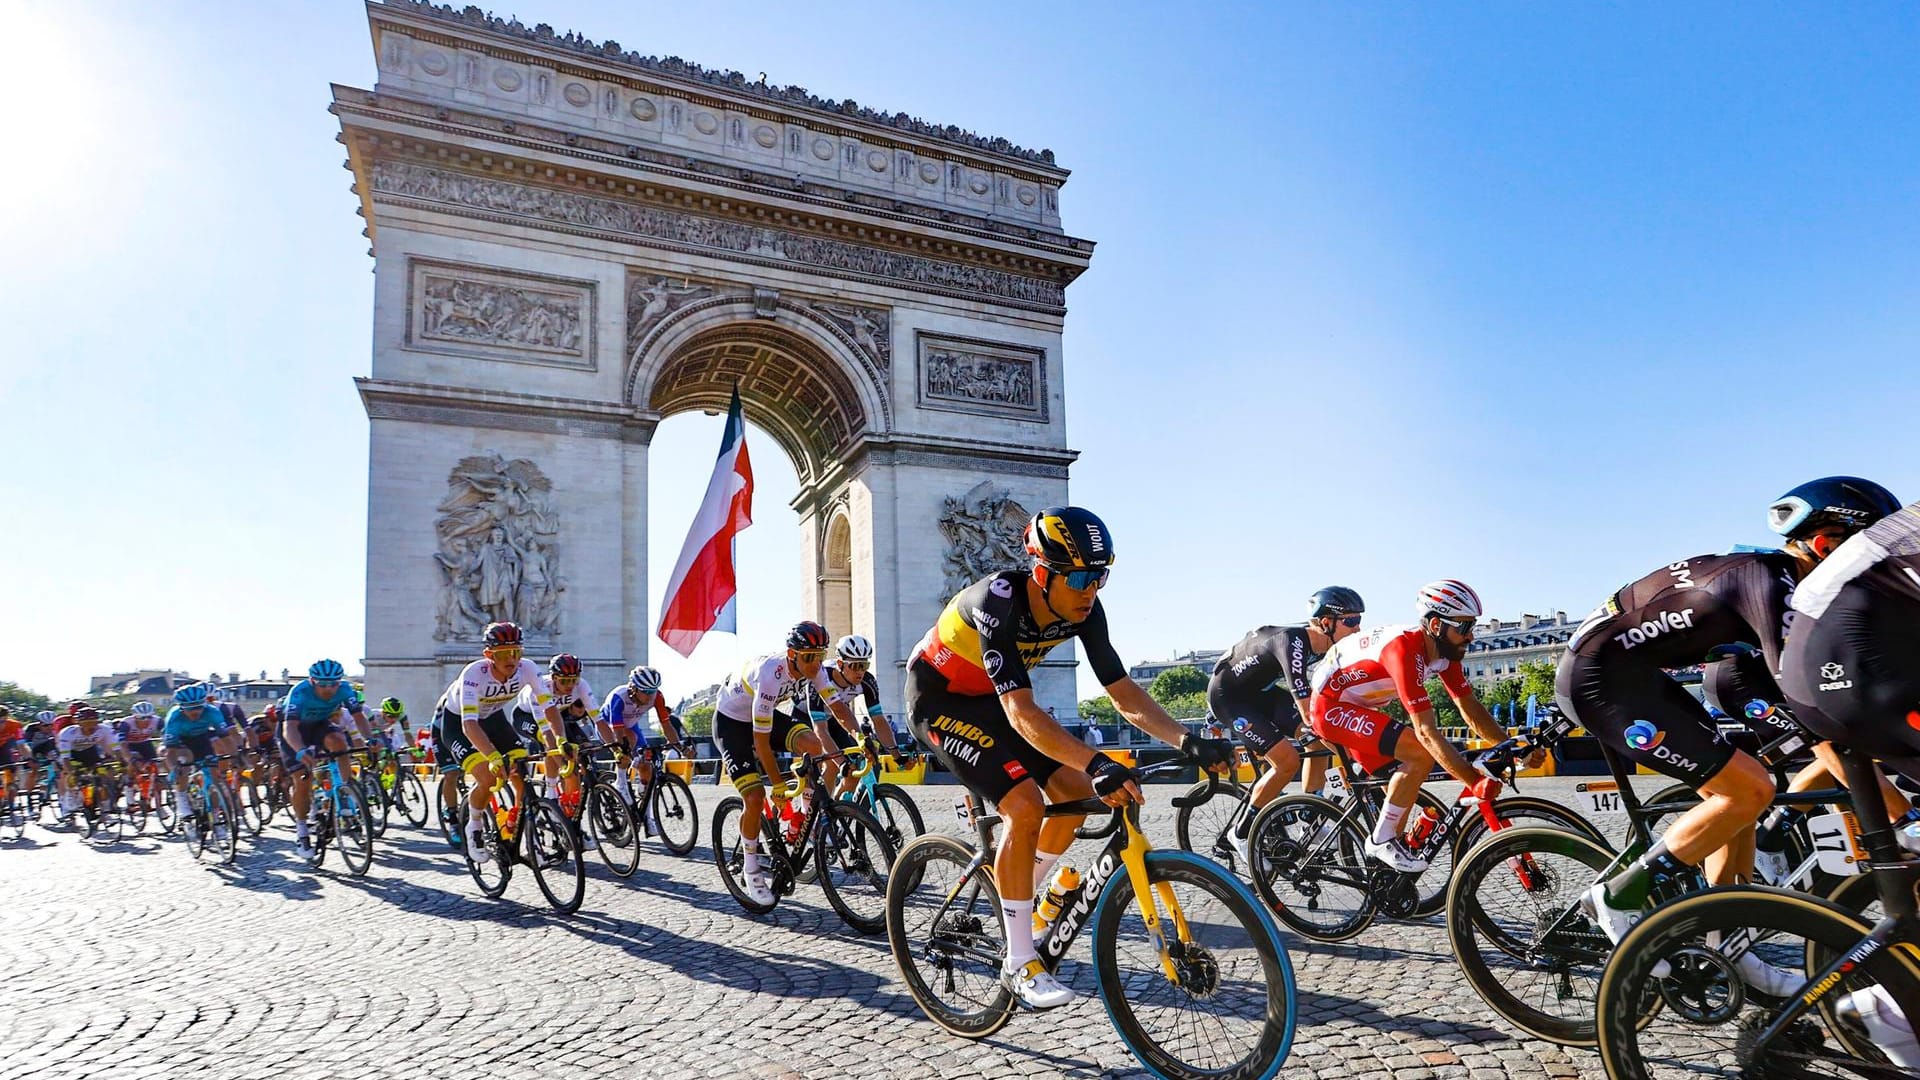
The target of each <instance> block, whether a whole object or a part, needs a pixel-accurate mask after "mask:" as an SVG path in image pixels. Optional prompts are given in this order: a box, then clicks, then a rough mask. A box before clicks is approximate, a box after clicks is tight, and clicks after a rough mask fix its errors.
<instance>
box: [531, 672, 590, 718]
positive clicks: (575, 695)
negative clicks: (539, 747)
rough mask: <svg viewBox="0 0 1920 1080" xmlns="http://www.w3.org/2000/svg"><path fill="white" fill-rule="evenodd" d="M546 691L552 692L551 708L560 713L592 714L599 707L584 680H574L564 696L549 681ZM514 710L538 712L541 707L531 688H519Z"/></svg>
mask: <svg viewBox="0 0 1920 1080" xmlns="http://www.w3.org/2000/svg"><path fill="white" fill-rule="evenodd" d="M548 689H549V690H550V691H551V692H552V698H553V701H552V704H553V707H554V708H556V709H559V710H560V711H561V712H562V713H564V712H566V711H568V710H569V709H579V710H584V711H586V712H592V711H594V710H595V709H597V708H599V706H598V705H597V704H595V703H594V697H593V687H592V685H590V684H589V683H588V682H587V680H586V679H584V678H582V679H577V680H575V681H574V684H573V689H572V690H569V691H567V692H566V693H564V694H563V693H561V692H560V690H559V689H558V688H557V687H554V686H552V684H551V681H549V684H548ZM514 708H516V709H520V710H523V711H525V712H530V713H531V712H539V711H540V708H541V706H540V705H539V704H538V703H537V699H536V695H535V693H534V688H533V687H532V686H523V687H521V688H520V696H519V697H518V698H516V699H515V700H514Z"/></svg>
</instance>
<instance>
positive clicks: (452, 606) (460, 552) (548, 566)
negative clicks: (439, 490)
mask: <svg viewBox="0 0 1920 1080" xmlns="http://www.w3.org/2000/svg"><path fill="white" fill-rule="evenodd" d="M552 490H553V484H552V482H551V481H549V480H548V479H547V478H546V476H545V474H543V473H541V471H540V469H539V467H538V466H536V465H535V464H534V463H533V462H531V461H528V460H527V459H525V458H515V459H514V460H512V461H508V460H506V459H505V458H503V457H501V456H500V455H499V454H493V455H490V456H486V457H479V456H476V457H467V458H461V459H460V463H459V464H458V465H456V466H454V467H453V471H452V472H451V473H449V474H448V476H447V497H446V498H445V499H444V500H442V501H441V503H440V507H439V511H440V517H439V519H438V520H437V521H436V522H435V523H434V533H435V535H436V536H437V537H438V539H439V543H440V549H439V550H438V551H436V552H435V553H434V556H433V558H434V561H435V562H436V563H438V564H439V566H440V575H441V583H440V588H441V598H440V612H439V617H438V619H437V621H436V625H435V627H434V631H433V637H434V640H435V641H453V642H470V641H472V640H473V639H475V638H477V637H478V636H479V634H480V631H481V630H482V629H483V628H485V626H486V624H487V623H489V622H499V621H503V620H504V621H510V622H517V623H519V624H520V628H521V629H522V630H523V631H525V632H526V633H527V634H528V635H529V636H530V637H536V638H544V639H548V640H551V639H553V638H555V637H558V636H559V634H560V632H561V625H560V610H561V604H560V599H561V595H562V594H563V593H564V592H565V591H566V581H565V579H563V578H561V577H560V576H559V575H558V573H557V572H556V570H557V567H556V559H555V552H556V547H555V543H554V541H555V538H556V537H557V536H558V535H559V532H560V522H559V520H558V518H556V517H555V515H554V512H553V505H552V502H551V499H550V498H549V496H550V493H551V492H552Z"/></svg>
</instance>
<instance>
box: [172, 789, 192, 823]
mask: <svg viewBox="0 0 1920 1080" xmlns="http://www.w3.org/2000/svg"><path fill="white" fill-rule="evenodd" d="M173 805H175V806H177V807H179V808H180V816H181V817H186V816H187V815H188V814H191V813H193V804H192V803H189V802H188V801H187V793H186V792H184V791H176V792H174V793H173Z"/></svg>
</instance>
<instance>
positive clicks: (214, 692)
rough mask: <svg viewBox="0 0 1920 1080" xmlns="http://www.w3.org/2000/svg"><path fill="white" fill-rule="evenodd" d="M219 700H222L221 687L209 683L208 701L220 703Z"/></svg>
mask: <svg viewBox="0 0 1920 1080" xmlns="http://www.w3.org/2000/svg"><path fill="white" fill-rule="evenodd" d="M219 700H220V688H219V687H218V686H215V685H214V684H212V683H208V684H207V701H208V702H209V703H218V702H219Z"/></svg>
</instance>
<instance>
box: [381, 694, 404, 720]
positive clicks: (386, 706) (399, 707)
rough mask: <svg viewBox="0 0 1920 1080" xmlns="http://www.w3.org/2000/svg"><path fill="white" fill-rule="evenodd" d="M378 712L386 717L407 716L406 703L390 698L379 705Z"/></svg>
mask: <svg viewBox="0 0 1920 1080" xmlns="http://www.w3.org/2000/svg"><path fill="white" fill-rule="evenodd" d="M380 711H381V712H382V713H384V714H386V715H387V716H405V715H407V706H406V703H405V702H403V701H401V700H400V699H399V698H397V697H390V698H387V699H386V700H384V701H382V702H381V703H380Z"/></svg>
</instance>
